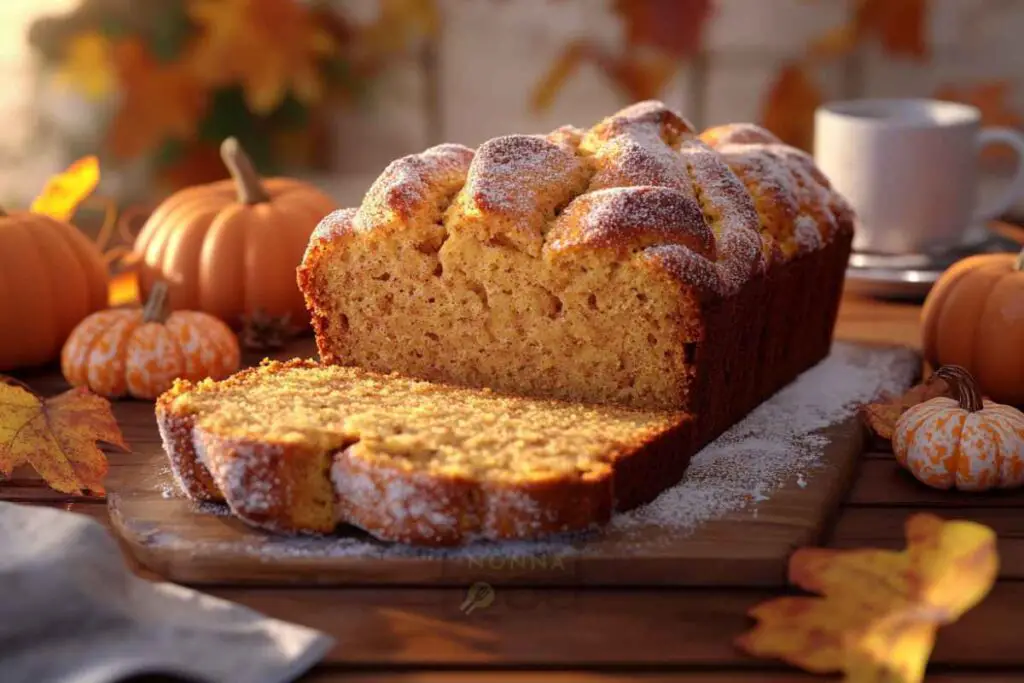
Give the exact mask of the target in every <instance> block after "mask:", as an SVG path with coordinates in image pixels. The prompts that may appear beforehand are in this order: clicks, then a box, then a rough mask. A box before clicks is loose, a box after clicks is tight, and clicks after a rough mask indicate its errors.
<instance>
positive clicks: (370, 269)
mask: <svg viewBox="0 0 1024 683" xmlns="http://www.w3.org/2000/svg"><path fill="white" fill-rule="evenodd" d="M852 221H853V217H852V212H851V211H850V209H849V208H848V207H847V205H846V204H845V202H844V201H843V200H842V198H841V197H839V196H838V195H837V194H836V193H835V192H833V191H832V190H831V188H830V186H829V183H828V181H827V180H826V179H825V178H824V177H823V176H822V174H821V173H820V172H819V171H818V170H817V169H816V168H815V166H814V163H813V161H812V160H811V158H810V157H809V156H808V155H807V154H805V153H803V152H801V151H798V150H796V149H794V148H791V147H788V146H786V145H784V144H782V143H781V142H780V141H779V140H777V139H776V138H775V137H774V136H772V135H771V134H770V133H768V132H767V131H765V130H763V129H761V128H758V127H756V126H752V125H732V126H724V127H720V128H714V129H711V130H708V131H705V132H704V133H703V134H701V135H698V134H697V133H696V131H695V130H694V129H693V127H692V126H691V125H690V124H689V123H688V122H687V121H686V120H685V119H683V118H682V117H681V116H680V115H679V114H677V113H675V112H673V111H671V110H670V109H668V108H667V107H665V106H664V105H662V104H661V103H658V102H643V103H640V104H637V105H634V106H632V107H629V108H627V109H624V110H622V111H620V112H619V113H617V114H615V115H613V116H611V117H609V118H607V119H605V120H604V121H602V122H600V123H598V124H597V125H596V126H594V127H593V128H591V129H589V130H579V129H576V128H572V127H564V128H560V129H558V130H556V131H554V132H552V133H550V134H548V135H509V136H504V137H499V138H495V139H493V140H490V141H488V142H486V143H484V144H483V145H481V146H480V147H479V148H478V149H476V150H472V149H470V148H468V147H463V146H461V145H455V144H446V145H440V146H437V147H434V148H431V149H429V150H427V151H426V152H423V153H422V154H416V155H411V156H407V157H404V158H402V159H399V160H397V161H395V162H393V163H392V164H390V165H389V166H388V167H387V168H386V169H385V170H384V172H383V173H382V174H381V176H380V177H379V178H378V179H377V181H376V182H375V183H374V184H373V185H372V187H371V188H370V189H369V191H368V193H367V195H366V197H365V198H364V200H363V202H362V204H361V205H360V206H359V207H358V208H354V209H345V210H341V211H337V212H334V213H332V214H330V215H329V216H327V217H326V218H325V219H324V220H323V221H322V222H321V223H320V225H319V226H318V228H317V229H316V231H315V233H314V234H313V236H312V238H311V239H310V242H309V245H308V248H307V250H306V253H305V257H304V259H303V262H302V264H301V266H300V267H299V270H298V282H299V287H300V289H301V290H302V292H303V295H304V297H305V301H306V305H307V307H308V309H309V311H310V313H311V315H312V321H313V326H314V330H315V332H316V338H317V345H318V348H319V352H320V356H321V363H322V365H315V364H311V363H308V362H299V361H295V362H290V363H286V364H281V363H266V364H264V365H263V366H261V367H260V368H258V369H252V370H246V371H243V372H241V373H239V374H238V375H236V376H234V377H232V378H229V379H227V380H224V381H222V382H213V381H204V382H201V383H198V384H191V383H189V382H185V381H181V382H179V383H178V384H177V385H176V386H175V388H174V389H172V390H171V391H170V392H168V393H167V394H165V395H164V396H163V397H161V398H160V400H159V401H158V403H157V416H158V423H159V425H160V430H161V433H162V436H163V439H164V443H165V447H166V449H167V451H168V453H169V454H170V457H171V462H172V465H173V469H174V471H175V474H176V476H177V477H178V480H179V483H180V485H181V486H182V488H183V489H184V490H185V492H186V493H187V494H188V495H189V496H190V497H191V498H193V499H199V500H225V501H227V503H228V504H229V505H230V506H231V508H232V510H233V511H234V512H235V514H237V515H238V516H239V517H240V518H242V519H243V520H246V521H247V522H249V523H251V524H255V525H259V526H262V527H266V528H270V529H275V530H280V531H320V532H325V531H329V530H331V529H333V528H334V526H335V524H336V523H337V522H348V523H351V524H354V525H356V526H359V527H361V528H363V529H365V530H367V531H368V532H370V533H371V534H373V535H375V536H377V537H378V538H381V539H387V540H396V541H405V542H410V543H425V544H452V543H461V542H464V541H466V540H470V539H473V538H493V539H502V538H534V537H538V536H542V535H545V534H548V533H552V532H559V531H572V530H577V529H583V528H587V527H589V526H591V525H594V524H600V523H603V522H605V521H607V519H608V518H609V516H610V514H611V512H612V510H616V509H618V510H624V509H628V508H631V507H634V506H636V505H639V504H641V503H644V502H647V501H649V500H652V499H653V498H654V497H656V496H657V495H658V494H659V493H660V492H661V491H663V490H665V489H666V488H668V487H670V486H672V485H674V484H675V483H676V482H678V481H679V480H680V478H681V477H682V476H683V474H684V471H685V468H686V466H687V463H688V462H689V459H690V456H691V455H692V454H693V453H695V452H696V451H697V450H698V449H699V448H700V447H701V446H703V445H704V444H706V443H707V442H708V441H710V440H711V439H712V438H714V437H715V436H717V435H718V434H719V433H721V432H722V431H724V430H725V429H726V428H727V427H729V426H730V425H732V424H733V423H735V422H736V421H737V420H739V419H740V418H741V417H742V416H743V415H744V414H746V413H747V412H748V411H750V410H751V409H752V408H754V407H755V406H756V405H757V404H758V403H760V402H761V401H763V400H764V399H766V398H767V397H768V396H770V395H771V394H772V393H774V392H775V391H777V390H778V389H779V388H781V387H782V386H783V385H785V384H787V383H788V382H790V381H791V380H792V379H793V378H795V377H796V375H797V374H799V373H800V372H802V371H803V370H805V369H807V368H809V367H811V366H812V365H814V364H815V363H817V362H818V361H819V360H821V359H822V358H824V357H825V356H826V355H827V353H828V350H829V346H830V343H831V338H832V329H833V326H834V322H835V316H836V312H837V308H838V303H839V298H840V294H841V288H842V283H843V276H844V272H845V266H846V261H847V259H848V257H849V252H850V245H851V241H852V233H853V227H852ZM527 397H529V398H527Z"/></svg>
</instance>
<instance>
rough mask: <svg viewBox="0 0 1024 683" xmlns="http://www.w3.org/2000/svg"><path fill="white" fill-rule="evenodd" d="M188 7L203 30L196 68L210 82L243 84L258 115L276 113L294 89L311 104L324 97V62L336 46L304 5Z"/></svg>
mask: <svg viewBox="0 0 1024 683" xmlns="http://www.w3.org/2000/svg"><path fill="white" fill-rule="evenodd" d="M187 8H188V13H189V17H190V18H191V19H192V21H194V22H195V23H196V25H197V26H198V27H199V29H200V36H199V39H198V42H197V44H196V47H195V52H194V54H193V55H192V59H191V61H192V68H193V69H194V71H195V73H196V74H198V75H199V76H201V77H202V78H203V79H204V80H206V81H207V82H209V83H211V84H213V85H225V84H229V83H238V84H240V85H241V86H242V89H243V91H244V92H245V100H246V104H247V105H248V106H249V108H250V109H251V110H252V111H253V112H255V113H257V114H268V113H270V112H272V111H273V110H274V109H276V108H277V107H278V106H279V105H280V104H281V102H283V101H284V98H285V96H286V95H287V94H288V93H289V92H292V93H294V95H295V97H296V98H297V99H299V100H300V101H302V102H304V103H307V104H311V103H314V102H317V101H319V100H320V99H321V98H322V97H323V93H324V89H325V86H324V82H323V76H322V74H321V70H320V64H319V61H320V60H321V59H323V58H324V57H326V56H328V55H330V54H331V53H332V52H334V50H335V48H336V46H335V44H334V39H333V38H332V37H331V35H330V33H329V32H327V31H326V30H324V29H323V28H321V27H320V26H319V25H318V24H317V22H316V21H315V15H314V13H313V11H312V10H311V9H310V8H309V7H307V6H306V4H305V3H300V2H293V1H292V0H190V2H189V3H188V4H187Z"/></svg>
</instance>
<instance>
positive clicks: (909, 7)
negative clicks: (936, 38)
mask: <svg viewBox="0 0 1024 683" xmlns="http://www.w3.org/2000/svg"><path fill="white" fill-rule="evenodd" d="M930 2H931V0H858V2H857V7H856V10H855V11H854V25H855V26H857V31H858V33H860V34H861V35H867V34H874V35H875V36H876V37H877V38H878V41H879V42H880V43H881V45H882V48H883V49H884V50H886V51H887V52H889V53H890V54H894V55H902V56H905V57H915V58H919V59H920V58H924V57H927V56H928V14H929V10H930V9H931V7H930Z"/></svg>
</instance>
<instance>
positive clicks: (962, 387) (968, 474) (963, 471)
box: [892, 365, 1024, 491]
mask: <svg viewBox="0 0 1024 683" xmlns="http://www.w3.org/2000/svg"><path fill="white" fill-rule="evenodd" d="M935 376H936V377H941V378H942V379H944V380H945V381H946V383H947V384H949V386H950V388H951V389H952V390H953V393H954V394H955V395H956V396H957V398H956V399H952V398H947V397H945V396H943V397H939V398H933V399H931V400H928V401H925V402H924V403H919V404H917V405H915V406H913V407H911V408H910V409H909V410H907V412H905V413H903V415H901V416H900V419H899V420H898V421H897V422H896V429H895V431H894V432H893V437H892V450H893V453H894V454H895V456H896V461H897V462H899V464H900V465H902V466H903V467H905V468H906V469H908V470H910V472H911V473H912V474H913V475H914V476H915V477H916V478H917V479H918V480H920V481H921V482H923V483H925V484H927V485H929V486H931V487H934V488H937V489H950V488H957V489H960V490H962V491H987V490H989V489H994V488H1004V489H1005V488H1016V487H1018V486H1021V485H1022V484H1024V413H1021V412H1020V411H1019V410H1017V409H1016V408H1012V407H1010V406H1005V405H1001V404H999V403H994V402H992V401H983V400H982V398H981V394H980V393H978V387H977V385H976V384H975V382H974V378H973V377H971V375H970V373H969V372H967V371H966V370H965V369H964V368H961V367H959V366H955V365H952V366H951V365H946V366H943V367H941V368H939V369H938V370H936V371H935Z"/></svg>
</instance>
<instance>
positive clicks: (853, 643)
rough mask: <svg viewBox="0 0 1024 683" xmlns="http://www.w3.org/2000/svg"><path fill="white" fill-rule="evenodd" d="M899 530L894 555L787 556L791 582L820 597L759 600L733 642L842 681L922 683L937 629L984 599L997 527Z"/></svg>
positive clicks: (927, 522) (917, 524)
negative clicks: (838, 675)
mask: <svg viewBox="0 0 1024 683" xmlns="http://www.w3.org/2000/svg"><path fill="white" fill-rule="evenodd" d="M906 529H907V548H906V550H903V551H899V552H894V551H886V550H871V549H868V550H848V551H844V550H825V549H817V548H806V549H801V550H798V551H797V552H795V553H794V554H793V556H792V558H791V559H790V564H789V580H790V582H791V583H793V584H794V585H796V586H799V587H800V588H802V589H804V590H806V591H810V592H814V593H818V594H820V595H821V596H823V597H784V598H777V599H774V600H769V601H767V602H764V603H761V604H760V605H757V606H756V607H755V608H754V609H753V610H751V612H750V615H751V616H752V617H754V618H755V619H756V620H757V621H758V622H759V623H758V625H757V626H756V627H755V628H754V629H753V630H751V631H750V632H748V633H746V634H744V635H743V636H741V637H740V638H739V639H738V641H737V644H738V645H739V647H741V648H742V649H744V650H745V651H747V652H748V653H750V654H752V655H755V656H758V657H773V658H779V659H782V660H784V661H786V662H788V663H790V664H792V665H794V666H798V667H800V668H802V669H805V670H807V671H810V672H813V673H835V672H840V671H841V672H844V673H845V674H846V678H845V680H846V681H848V682H849V683H879V682H881V681H900V682H901V683H917V682H919V681H921V680H923V677H924V672H925V668H926V667H927V664H928V658H929V657H930V656H931V651H932V647H933V645H934V641H935V633H936V631H937V629H938V628H939V627H940V626H943V625H946V624H950V623H952V622H954V621H956V620H957V619H958V618H959V617H960V616H961V615H962V614H963V613H964V612H966V611H967V610H969V609H971V608H972V607H974V606H975V605H977V604H978V603H979V602H981V600H982V599H984V597H985V596H986V595H987V594H988V592H989V590H990V589H991V588H992V585H993V583H994V582H995V580H996V576H997V574H998V570H999V559H998V555H997V552H996V535H995V533H994V532H993V531H992V530H991V529H990V528H988V527H986V526H984V525H981V524H977V523H974V522H968V521H959V520H958V521H948V522H947V521H943V520H942V519H940V518H938V517H936V516H934V515H930V514H916V515H914V516H912V517H910V519H909V520H908V521H907V526H906Z"/></svg>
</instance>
